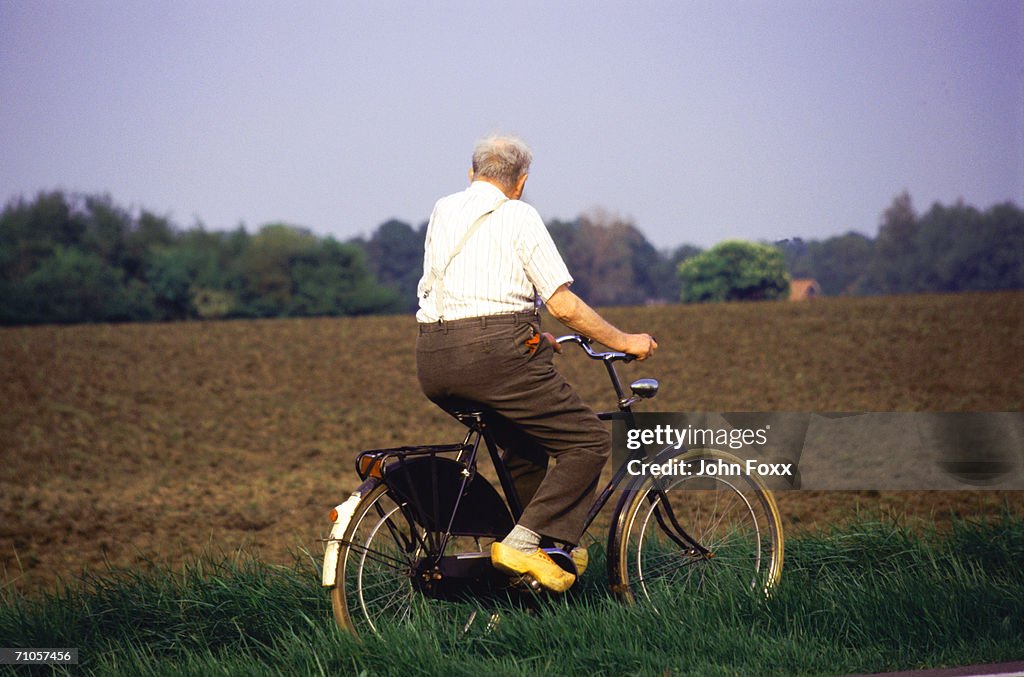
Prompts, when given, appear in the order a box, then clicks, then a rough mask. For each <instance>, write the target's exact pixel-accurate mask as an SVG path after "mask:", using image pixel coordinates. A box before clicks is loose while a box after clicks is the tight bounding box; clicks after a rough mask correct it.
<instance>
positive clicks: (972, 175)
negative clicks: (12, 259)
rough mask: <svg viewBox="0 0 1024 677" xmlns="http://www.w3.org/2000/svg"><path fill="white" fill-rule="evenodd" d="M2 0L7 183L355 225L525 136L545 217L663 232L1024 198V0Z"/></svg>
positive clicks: (395, 212) (260, 220)
mask: <svg viewBox="0 0 1024 677" xmlns="http://www.w3.org/2000/svg"><path fill="white" fill-rule="evenodd" d="M498 6H499V5H498V3H482V2H399V3H388V2H365V3H354V2H326V3H322V2H312V3H306V2H299V3H295V2H275V3H271V2H239V1H234V0H225V1H222V2H209V1H208V0H201V1H188V0H175V1H174V2H150V1H147V0H131V1H128V0H123V1H114V2H110V1H105V2H98V1H95V0H75V1H70V0H68V1H63V2H51V1H45V0H31V1H30V0H24V1H23V0H17V1H15V0H0V199H3V200H4V201H6V200H8V199H11V198H13V197H15V196H18V195H25V196H29V197H31V196H32V195H34V194H35V193H36V192H37V191H39V190H42V189H53V188H62V189H65V190H68V191H75V192H85V193H96V192H102V193H109V194H110V195H111V196H112V197H113V199H114V200H115V201H116V202H118V203H119V204H122V205H125V206H132V207H136V208H138V207H143V208H146V209H149V210H151V211H155V212H157V213H160V214H163V215H166V216H169V217H170V218H171V219H172V220H173V221H174V222H175V223H177V224H178V225H180V226H182V227H189V226H191V225H193V224H194V223H196V222H197V221H201V222H202V223H203V224H205V225H206V227H207V228H209V229H214V230H223V229H229V228H233V227H235V226H237V225H238V224H239V223H244V224H245V225H246V226H247V227H248V228H249V229H250V230H254V229H255V228H257V227H259V226H260V225H263V224H265V223H268V222H273V221H286V222H288V223H293V224H296V225H301V226H306V227H308V228H311V229H312V230H313V231H314V232H316V233H319V234H322V235H326V234H333V235H335V236H336V237H338V238H340V239H347V238H349V237H352V236H356V235H360V234H369V233H370V232H372V231H373V230H374V229H375V228H376V227H377V226H378V225H380V224H381V223H382V222H384V221H386V220H388V219H390V218H393V217H394V218H399V219H402V220H404V221H407V222H409V223H411V224H413V225H417V224H419V223H420V222H422V221H424V220H426V218H427V217H428V216H429V214H430V210H431V207H432V206H433V203H434V201H435V200H436V199H437V198H438V197H440V196H442V195H445V194H447V193H451V192H454V191H456V190H459V189H461V188H462V187H463V186H464V185H465V183H466V172H467V169H468V166H469V156H470V152H471V149H472V146H473V142H474V141H475V140H476V138H477V137H479V136H481V135H484V134H486V133H489V132H492V131H508V132H515V133H518V134H520V135H521V136H522V137H523V138H524V139H525V140H526V141H527V142H528V143H529V144H530V145H531V147H532V148H533V150H534V165H533V169H532V171H531V175H530V180H529V183H528V184H527V191H526V199H527V200H529V201H530V202H531V203H533V204H534V205H535V206H536V207H537V209H538V210H539V211H540V213H541V215H542V216H544V217H545V219H552V218H560V219H573V218H575V217H576V216H578V215H579V214H581V213H587V212H590V211H592V210H594V209H598V208H600V209H604V210H606V211H607V212H610V213H614V214H618V215H621V216H623V217H626V218H629V219H631V220H633V222H634V223H635V224H636V225H637V227H639V228H640V230H642V231H643V232H644V233H645V234H646V235H647V237H648V239H650V240H651V241H652V242H653V243H654V244H655V245H657V246H658V247H671V246H675V245H678V244H682V243H684V242H686V243H694V244H699V245H702V246H708V245H711V244H714V243H715V242H718V241H721V240H723V239H727V238H737V237H738V238H749V239H758V240H776V239H780V238H784V237H792V236H802V237H804V238H815V239H821V238H824V237H828V236H830V235H835V234H840V233H843V232H846V231H848V230H856V231H859V232H863V233H865V234H869V235H874V234H875V232H876V229H877V225H878V221H879V215H880V213H881V212H882V211H883V210H884V209H885V208H886V207H887V206H888V204H889V203H890V202H891V200H892V198H893V197H894V196H895V195H896V194H898V193H899V192H901V191H903V190H904V189H906V190H908V191H909V192H910V194H911V196H912V197H913V199H914V203H915V205H916V206H917V208H918V209H919V210H920V211H924V210H926V209H927V208H928V207H929V206H930V205H931V204H932V203H934V202H936V201H938V202H942V203H943V204H950V203H952V202H954V201H956V200H957V199H958V198H963V199H964V200H965V201H966V202H967V203H969V204H972V205H975V206H977V207H980V208H986V207H989V206H991V205H992V204H995V203H997V202H1003V201H1007V200H1012V201H1014V202H1015V203H1017V205H1018V206H1024V0H1012V1H987V0H971V1H969V2H950V1H947V0H929V1H927V2H916V1H898V2H897V1H893V0H879V1H872V2H867V1H852V0H845V1H825V0H821V1H815V2H798V1H795V0H786V1H779V2H761V1H754V0H750V1H744V2H730V1H725V2H722V1H714V2H682V1H677V2H664V3H659V2H646V1H634V2H630V3H626V2H608V1H601V2H571V3H570V2H531V1H529V0H526V1H521V2H517V3H501V7H505V8H507V9H508V10H509V11H504V12H503V11H500V10H499V9H496V8H497V7H498Z"/></svg>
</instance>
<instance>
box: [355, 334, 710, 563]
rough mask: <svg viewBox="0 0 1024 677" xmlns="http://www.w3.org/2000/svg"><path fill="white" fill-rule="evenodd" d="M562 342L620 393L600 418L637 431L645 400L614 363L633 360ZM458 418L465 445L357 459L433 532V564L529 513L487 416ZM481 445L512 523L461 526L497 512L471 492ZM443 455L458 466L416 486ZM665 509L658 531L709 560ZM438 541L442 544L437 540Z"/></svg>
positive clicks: (601, 498)
mask: <svg viewBox="0 0 1024 677" xmlns="http://www.w3.org/2000/svg"><path fill="white" fill-rule="evenodd" d="M557 341H558V343H560V344H562V343H569V342H572V343H576V344H578V345H579V346H580V347H581V348H583V350H584V351H585V352H586V353H587V355H588V356H589V357H590V358H591V359H597V360H601V361H602V362H603V363H604V365H605V368H606V370H607V372H608V376H609V379H610V380H611V383H612V387H613V389H614V390H615V395H616V400H617V407H618V411H617V412H603V413H600V414H598V417H599V418H600V419H601V420H605V421H610V420H614V419H622V420H624V421H625V423H626V425H627V426H628V427H629V428H631V429H632V428H635V427H636V420H635V418H634V416H633V410H632V405H633V403H634V402H635V401H636V400H637V399H639V397H640V395H637V394H634V395H633V396H627V395H626V394H625V392H624V391H623V388H622V382H621V380H620V379H619V375H618V372H617V371H616V369H615V362H620V361H623V362H628V361H630V360H631V359H632V357H631V356H629V355H626V354H625V353H619V352H606V353H597V352H595V351H594V350H593V349H591V347H590V340H589V339H587V338H585V337H582V336H578V335H569V336H563V337H560V338H558V339H557ZM457 418H459V420H460V421H462V422H463V423H464V424H466V425H467V426H468V427H469V430H468V431H467V433H466V437H465V438H464V440H463V442H462V444H461V445H438V446H421V447H398V448H394V449H380V450H370V451H364V452H362V453H361V454H359V456H358V457H357V459H356V469H357V471H358V472H359V475H360V477H361V478H362V479H363V480H366V479H367V478H368V477H371V476H374V477H380V478H381V479H382V480H383V481H385V482H387V483H388V484H389V486H391V487H392V488H393V489H394V490H395V491H396V493H398V494H399V495H400V496H403V497H404V498H405V499H406V500H407V502H408V504H409V506H410V507H409V508H408V511H409V512H408V513H407V518H408V519H411V520H414V521H417V522H419V523H421V524H424V526H427V527H429V528H428V529H427V536H425V538H424V542H423V543H422V545H423V546H424V549H425V550H426V551H427V552H432V553H436V556H435V557H434V560H435V561H434V564H437V563H439V562H440V559H441V558H442V555H441V553H443V552H445V546H447V544H448V541H449V540H450V538H451V537H452V535H453V534H458V535H470V536H493V537H496V538H500V537H501V536H503V535H504V534H506V533H508V531H509V530H511V527H512V525H513V524H514V523H516V522H518V521H519V518H520V517H521V515H522V513H523V508H524V506H523V505H522V502H521V500H520V499H519V495H518V493H517V492H516V489H515V486H514V483H513V481H512V477H511V475H510V473H509V471H508V469H507V467H506V466H505V463H504V460H503V459H502V458H501V453H500V451H499V447H498V445H497V443H496V441H495V439H494V437H493V436H492V435H491V433H490V431H489V430H488V428H487V423H486V421H485V415H484V413H483V412H482V411H465V412H461V413H459V414H457ZM481 440H483V442H484V445H485V446H486V448H487V452H488V455H489V456H490V459H491V462H492V464H493V466H494V468H495V472H496V474H497V476H498V482H499V484H500V486H501V490H502V493H503V494H504V504H505V505H506V506H507V508H508V513H509V514H510V515H511V523H509V522H508V521H506V520H505V519H500V518H499V519H497V520H496V521H494V522H486V520H485V523H481V522H480V521H479V519H477V520H476V521H474V520H470V523H460V522H459V519H460V515H461V514H467V515H474V516H476V517H477V518H480V517H481V516H484V515H494V513H496V512H498V507H497V505H496V504H495V501H494V500H493V496H491V495H490V494H489V493H488V492H487V490H486V489H482V488H481V489H478V490H476V491H475V493H474V492H473V491H471V490H470V487H471V486H481V485H473V482H474V481H475V480H476V478H477V477H478V474H477V461H478V456H479V450H480V442H481ZM444 453H453V454H454V455H455V458H454V463H455V464H457V465H453V466H449V467H448V468H447V469H446V470H445V471H444V474H443V475H442V476H438V474H437V473H438V466H437V465H436V462H435V464H434V465H433V466H432V467H431V468H429V470H430V471H431V473H433V476H432V477H430V478H428V480H427V481H413V479H412V478H413V477H414V476H415V473H414V472H412V471H411V470H410V466H411V465H412V464H413V463H416V459H419V458H430V459H436V457H437V455H438V454H444ZM645 456H646V450H645V449H643V448H641V449H637V450H635V451H633V452H632V453H631V454H630V457H629V458H628V459H627V462H626V463H623V464H621V465H620V466H619V467H618V468H617V469H616V470H615V471H614V473H613V475H612V478H611V479H610V480H609V482H608V483H607V484H606V485H605V486H604V488H603V489H602V490H601V492H600V493H599V494H598V496H597V498H596V500H595V501H594V503H593V504H592V505H591V507H590V509H589V510H588V512H587V515H586V517H585V518H584V530H586V529H587V528H589V527H590V525H591V524H592V523H593V521H594V519H595V518H596V517H597V515H598V514H599V513H600V512H601V510H602V509H603V508H604V507H605V505H606V504H607V503H608V500H609V499H610V498H611V496H612V494H613V493H614V492H615V490H616V489H618V488H619V487H620V485H621V484H622V482H623V480H624V479H625V478H626V476H627V474H628V472H627V467H628V461H630V460H634V459H643V458H645ZM410 459H412V461H410ZM454 473H457V474H458V475H459V477H458V478H457V479H453V476H454ZM420 475H421V477H422V476H423V475H424V474H423V473H421V474H420ZM480 479H481V481H483V482H484V483H485V484H484V485H482V486H486V487H487V488H489V489H491V490H493V487H492V486H491V485H490V484H489V483H487V482H486V480H483V478H480ZM442 483H444V484H445V485H446V486H447V487H448V489H447V490H446V491H444V492H443V493H445V494H446V495H447V496H449V497H450V496H453V495H454V496H455V499H454V503H453V504H451V505H450V506H449V505H447V504H446V505H444V506H443V507H444V509H443V510H442V503H443V499H442V497H441V496H440V495H439V494H440V493H442V492H441V490H440V488H439V486H440V485H441V484H442ZM422 484H429V485H430V486H429V489H428V488H427V487H424V486H419V485H422ZM456 485H457V487H456ZM654 485H655V492H654V496H653V497H652V498H651V500H652V501H653V500H655V497H658V498H661V499H665V498H666V497H665V496H664V491H665V490H664V488H663V487H662V485H661V481H660V479H659V478H655V481H654ZM426 493H429V494H430V496H425V495H424V494H426ZM495 495H496V492H495ZM428 499H429V502H428ZM467 502H469V503H474V504H475V505H474V506H472V507H475V508H476V509H475V510H460V507H463V506H464V505H465V504H466V503H467ZM661 506H663V507H660V508H659V509H658V510H657V512H656V515H655V516H656V519H657V520H658V523H659V525H660V526H661V527H662V529H663V530H664V532H665V533H666V534H667V535H668V537H669V538H670V539H672V540H673V541H675V542H676V543H677V544H678V545H679V546H680V547H686V548H691V549H693V550H694V551H696V552H697V553H699V554H707V553H708V550H707V549H705V548H704V547H703V546H702V545H701V544H700V543H698V542H697V541H696V540H695V539H693V538H692V537H691V536H690V535H689V534H687V533H686V530H685V529H684V528H683V527H682V525H680V524H679V522H678V520H677V519H676V516H675V514H674V513H673V511H672V510H671V508H670V507H665V506H670V502H669V501H667V500H662V501H661ZM449 511H450V512H449ZM442 513H443V514H444V515H445V516H447V522H446V523H442V522H443V519H442ZM666 520H667V521H666ZM613 529H614V525H613ZM438 538H439V539H440V540H435V539H438Z"/></svg>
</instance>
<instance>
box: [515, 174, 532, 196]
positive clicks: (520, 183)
mask: <svg viewBox="0 0 1024 677" xmlns="http://www.w3.org/2000/svg"><path fill="white" fill-rule="evenodd" d="M528 176H530V175H529V174H523V175H522V176H520V177H519V180H518V181H516V192H515V194H516V199H517V200H518V199H519V198H520V197H522V196H523V188H524V187H525V186H526V179H527V177H528Z"/></svg>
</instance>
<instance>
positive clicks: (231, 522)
mask: <svg viewBox="0 0 1024 677" xmlns="http://www.w3.org/2000/svg"><path fill="white" fill-rule="evenodd" d="M606 316H607V317H608V318H609V319H611V320H612V321H613V322H615V323H617V324H619V325H620V326H622V327H623V328H626V329H631V330H636V331H649V332H651V333H653V334H654V335H655V336H657V337H658V340H659V341H660V343H661V350H660V351H659V352H658V355H657V357H656V358H655V359H654V360H652V361H650V362H647V363H643V364H632V365H629V366H626V367H624V368H623V369H624V372H625V376H626V378H627V379H631V378H638V377H640V376H654V377H657V378H659V379H660V380H661V381H662V392H661V394H660V395H659V396H658V399H657V400H656V401H655V402H656V407H655V406H653V405H651V406H649V407H648V408H649V409H655V408H656V409H657V410H660V411H744V410H751V411H990V410H1004V411H1005V410H1012V411H1020V410H1022V409H1024V357H1022V356H1024V319H1022V318H1024V292H1014V293H998V294H964V295H950V296H916V297H888V298H851V299H821V300H818V301H814V302H810V303H761V304H725V305H710V306H701V307H695V306H661V307H648V308H618V309H608V310H607V311H606ZM415 327H416V325H415V322H414V320H413V319H412V318H411V317H408V316H403V317H387V318H383V317H373V318H358V319H314V320H273V321H234V322H210V323H200V322H196V323H187V324H136V325H92V326H74V327H32V328H7V329H2V330H0V561H2V563H3V567H4V573H3V575H4V579H5V581H4V585H13V586H17V587H19V588H24V589H28V590H32V589H39V588H42V587H46V586H49V585H52V584H53V582H54V581H55V580H56V579H57V577H58V576H65V577H71V576H74V575H76V574H77V573H78V572H80V571H81V570H82V569H83V568H90V569H95V568H97V567H99V568H101V569H102V568H103V567H105V563H111V564H114V565H116V566H128V567H145V566H149V565H150V564H151V563H154V562H158V563H161V564H165V565H166V564H172V565H173V564H177V563H179V562H182V561H184V560H187V559H191V558H194V557H196V556H198V555H199V554H201V553H203V552H206V551H209V550H210V549H211V547H212V549H213V550H214V551H215V552H217V551H228V552H230V551H232V550H235V549H238V548H241V547H251V548H254V549H256V551H257V552H259V553H260V555H261V556H262V557H264V558H266V559H268V560H271V561H277V560H282V561H290V555H291V553H294V552H295V551H297V550H299V549H302V548H305V549H308V550H309V551H310V552H312V553H314V554H316V553H318V552H319V551H320V545H319V543H317V541H316V539H317V538H318V537H320V536H321V535H323V534H324V533H325V531H326V527H327V512H328V511H329V510H330V508H331V507H333V506H334V505H335V504H336V503H338V502H340V501H341V500H343V499H344V498H345V497H346V496H347V495H348V493H349V492H350V491H351V490H352V489H353V488H354V487H355V485H356V482H357V480H356V476H355V473H354V472H353V471H352V463H353V458H354V454H355V452H356V451H358V450H360V449H364V448H373V447H385V446H395V445H399V444H412V443H436V442H449V441H453V440H455V439H457V438H459V437H460V436H461V432H460V429H459V426H458V424H456V423H454V422H452V421H450V420H449V419H448V418H447V417H446V416H445V415H443V414H442V413H441V412H440V411H439V410H437V409H435V408H434V407H433V405H431V404H430V403H429V402H428V401H427V400H426V399H425V398H424V397H423V396H422V395H421V394H420V392H419V388H418V386H417V383H416V376H415V366H414V355H413V346H414V342H415V333H416V331H415ZM546 328H547V329H548V330H551V331H554V332H555V333H559V332H560V330H561V328H560V327H558V326H557V325H556V324H555V323H553V322H551V321H550V320H546ZM575 353H576V354H574V352H573V351H570V350H567V352H566V354H565V355H563V356H561V357H559V358H558V360H559V364H560V366H561V368H562V369H563V370H564V371H565V372H566V373H567V374H568V376H569V378H570V380H572V381H573V382H574V383H576V384H578V387H579V388H580V391H581V392H582V394H583V395H584V397H585V398H586V399H587V400H588V401H590V402H591V403H592V404H593V405H594V406H595V408H602V409H605V408H610V407H611V406H612V405H613V398H612V397H611V396H610V393H609V388H608V384H607V377H606V376H605V374H604V373H603V370H602V369H601V368H600V367H599V366H598V365H597V364H595V363H593V362H590V361H589V360H586V359H585V358H583V356H582V354H580V353H578V351H575ZM1022 494H1024V492H994V491H973V492H903V493H884V492H883V493H879V492H831V493H825V492H817V493H816V492H804V491H799V492H784V493H781V494H779V495H778V499H779V503H780V507H781V508H782V510H783V513H784V518H785V520H786V526H787V527H788V528H790V529H791V530H793V529H794V528H795V529H801V528H807V527H809V526H824V525H827V524H830V523H833V522H835V521H838V520H841V519H843V518H844V517H845V516H848V515H849V514H850V513H851V512H852V511H854V510H856V509H867V510H868V511H870V512H876V511H879V510H881V511H883V512H886V513H890V514H894V515H897V516H908V517H916V516H920V517H925V518H927V519H934V520H937V521H939V522H940V523H941V522H943V521H945V520H948V518H949V517H950V516H952V515H965V516H970V515H979V516H980V515H987V514H992V513H994V512H996V511H998V510H999V509H1000V508H1001V506H1002V505H1004V504H1009V505H1010V506H1011V508H1012V509H1013V510H1015V511H1019V512H1024V495H1022Z"/></svg>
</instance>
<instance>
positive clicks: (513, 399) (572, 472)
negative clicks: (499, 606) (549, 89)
mask: <svg viewBox="0 0 1024 677" xmlns="http://www.w3.org/2000/svg"><path fill="white" fill-rule="evenodd" d="M531 160H532V154H531V152H530V149H529V148H528V147H527V146H526V144H524V143H523V142H522V141H521V140H519V139H517V138H514V137H507V136H491V137H487V138H484V139H482V140H480V141H479V142H478V143H477V144H476V147H475V149H474V151H473V161H472V168H471V169H470V172H469V178H470V185H469V187H468V188H467V189H465V190H463V191H461V192H458V193H455V194H453V195H449V196H447V197H443V198H441V199H440V200H438V201H437V203H436V204H435V206H434V210H433V213H432V214H431V216H430V223H429V225H428V227H427V235H426V245H425V251H424V257H423V278H422V279H421V280H420V282H419V286H418V288H417V294H418V296H419V300H420V301H419V306H420V307H419V311H418V312H417V313H416V319H417V321H418V322H419V336H418V339H417V342H416V366H417V376H418V378H419V381H420V386H421V387H422V389H423V392H424V394H425V395H426V396H427V397H428V398H430V400H431V401H433V402H434V403H435V404H437V405H438V406H440V407H441V408H442V409H444V410H445V411H447V412H448V413H454V412H456V411H459V410H466V409H473V408H483V409H484V410H486V411H487V412H488V419H487V422H488V425H489V426H490V428H491V431H492V433H493V434H494V437H495V439H496V440H497V441H498V444H499V445H500V446H501V448H502V449H504V450H505V453H506V464H507V466H508V468H509V471H510V473H511V475H512V478H513V480H514V482H515V488H516V492H517V493H518V495H519V498H520V500H521V502H522V504H523V505H524V506H525V509H524V510H523V514H522V516H521V517H520V519H519V522H518V523H517V524H516V525H515V527H514V528H513V529H512V531H511V532H510V533H509V534H508V535H507V536H506V537H505V538H504V539H503V540H502V541H500V542H495V543H494V544H493V545H492V546H491V561H492V563H493V565H494V566H495V567H496V568H498V569H500V570H502V571H505V572H508V573H512V574H518V575H522V574H528V575H530V576H533V577H534V578H535V579H536V580H537V581H538V582H539V583H540V584H541V585H542V586H543V587H545V588H547V589H549V590H552V591H555V592H563V591H565V590H567V589H568V588H569V587H570V586H571V585H572V584H573V582H574V581H575V576H574V575H573V574H571V573H569V572H567V571H564V570H563V569H562V568H561V567H560V566H558V564H556V563H555V562H554V561H552V560H551V558H550V557H548V555H547V554H546V553H545V552H544V551H543V550H541V549H540V545H541V539H542V538H544V539H549V540H551V541H557V542H561V543H564V544H566V545H568V546H572V545H576V544H577V543H578V542H579V539H580V537H581V536H582V530H583V521H584V518H585V516H586V512H587V509H588V508H589V506H590V504H591V502H592V500H593V496H594V491H595V489H596V487H597V483H598V479H599V477H600V474H601V470H602V468H603V467H604V464H605V462H606V461H607V460H608V457H609V456H610V454H611V437H610V435H609V433H608V430H607V428H606V427H605V425H604V424H603V423H602V422H601V421H600V420H599V419H598V418H597V415H596V414H595V413H594V412H593V411H592V410H591V409H590V408H589V407H588V406H587V405H586V404H585V403H584V402H583V401H582V400H581V399H580V397H579V395H577V393H576V391H575V390H574V389H573V388H572V386H571V385H569V383H568V382H567V381H566V380H565V379H564V378H563V377H562V375H561V374H559V373H558V371H557V370H555V368H554V366H553V364H552V356H553V354H554V353H555V352H556V351H560V348H559V347H558V345H557V344H556V343H555V342H554V340H552V338H551V336H550V335H549V334H546V333H543V332H541V331H540V318H539V316H538V314H537V303H536V301H537V299H540V300H541V301H543V302H544V303H545V305H546V306H547V309H548V311H549V312H550V313H551V315H553V316H554V317H555V318H556V319H558V320H559V321H561V322H562V323H563V324H565V325H566V326H568V327H570V328H571V329H573V330H574V331H576V332H578V333H580V334H583V335H585V336H588V337H590V338H592V339H594V340H596V341H598V342H600V343H603V344H604V345H606V346H608V347H609V348H612V349H613V350H618V351H621V352H625V353H630V354H632V355H635V356H636V357H637V359H639V360H644V359H647V358H648V357H650V356H652V355H653V354H654V352H655V350H656V349H657V346H658V344H657V343H656V342H655V341H654V339H653V338H652V337H651V336H650V335H648V334H628V333H625V332H622V331H620V330H619V329H617V328H616V327H614V326H612V325H611V324H610V323H608V322H607V321H606V320H605V319H604V318H602V317H601V316H600V315H599V314H598V313H597V312H595V311H594V310H593V309H592V308H590V307H589V306H588V305H587V304H586V303H584V302H583V301H582V300H581V299H580V298H579V297H578V296H576V295H575V294H574V293H573V292H572V291H570V290H569V285H570V284H571V283H572V281H573V278H572V276H571V275H570V274H569V271H568V269H567V268H566V266H565V263H564V261H563V260H562V257H561V256H560V255H559V253H558V250H557V249H556V248H555V245H554V242H553V241H552V239H551V236H550V234H549V233H548V231H547V228H546V227H545V226H544V222H543V221H542V220H541V218H540V214H538V213H537V210H536V209H534V208H533V207H532V206H530V205H528V204H526V203H525V202H522V201H521V200H520V199H519V198H520V197H521V196H522V194H523V187H524V186H525V184H526V179H527V173H528V171H529V168H530V162H531ZM549 458H550V459H553V460H554V464H553V466H552V467H551V468H550V470H549V469H548V459H549ZM582 553H585V551H582ZM574 560H576V561H577V562H578V563H581V562H582V561H583V560H581V559H579V558H577V557H574Z"/></svg>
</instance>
